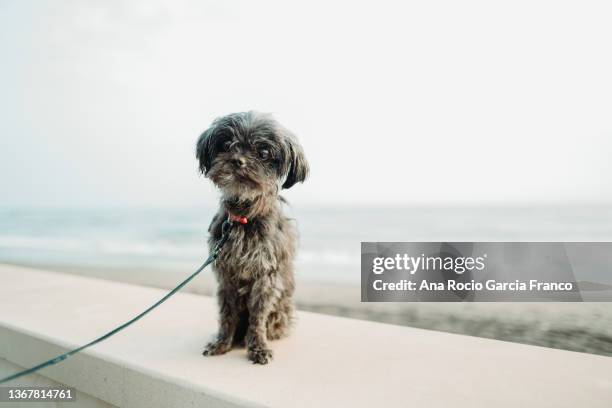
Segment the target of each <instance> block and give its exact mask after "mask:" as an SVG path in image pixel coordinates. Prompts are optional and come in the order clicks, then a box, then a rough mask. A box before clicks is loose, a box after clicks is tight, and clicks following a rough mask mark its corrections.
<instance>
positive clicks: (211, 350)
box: [202, 340, 232, 356]
mask: <svg viewBox="0 0 612 408" xmlns="http://www.w3.org/2000/svg"><path fill="white" fill-rule="evenodd" d="M231 348H232V345H231V343H229V342H227V341H223V340H217V341H211V342H210V343H208V344H207V345H206V347H205V348H204V351H203V352H202V355H204V356H219V355H221V354H225V353H227V352H228V351H230V349H231Z"/></svg>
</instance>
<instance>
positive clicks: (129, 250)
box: [0, 235, 360, 266]
mask: <svg viewBox="0 0 612 408" xmlns="http://www.w3.org/2000/svg"><path fill="white" fill-rule="evenodd" d="M0 249H1V250H3V251H15V250H20V251H28V250H31V251H44V252H53V253H57V254H66V255H69V254H74V253H79V254H81V255H83V254H90V255H92V256H96V255H117V256H134V257H139V256H155V257H167V258H179V257H186V258H198V257H202V256H205V255H206V254H207V253H208V247H207V245H206V243H205V242H204V241H203V240H202V242H201V243H200V242H172V241H166V240H159V239H156V240H149V241H144V240H135V239H116V238H112V239H111V238H99V239H92V238H80V237H61V238H59V237H57V238H55V237H32V236H19V235H0ZM296 261H297V262H298V263H300V264H303V265H328V266H359V264H360V256H359V253H356V254H352V253H349V252H346V251H333V250H309V249H301V250H299V251H298V255H297V259H296Z"/></svg>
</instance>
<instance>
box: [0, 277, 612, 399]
mask: <svg viewBox="0 0 612 408" xmlns="http://www.w3.org/2000/svg"><path fill="white" fill-rule="evenodd" d="M205 273H207V272H205ZM0 282H2V283H1V285H0V299H1V301H0V303H1V306H2V307H0V345H1V346H2V347H0V357H1V358H5V359H7V360H9V361H11V362H13V363H15V364H18V365H21V366H30V365H34V364H37V363H39V362H41V361H42V360H44V359H48V358H50V357H53V356H54V354H58V353H59V352H62V351H63V350H62V347H66V348H67V347H70V348H72V347H74V346H77V345H81V344H83V343H85V342H88V341H90V340H92V339H93V338H95V337H98V336H99V335H101V334H103V333H105V332H107V331H108V330H110V329H112V328H114V327H116V326H118V325H119V324H121V323H123V322H125V321H126V320H128V319H130V318H132V317H133V316H134V315H136V314H138V313H139V312H141V311H142V310H144V309H145V308H146V307H148V306H150V305H151V304H152V303H154V302H155V301H157V300H158V299H159V298H160V297H162V296H163V295H164V294H165V293H166V292H165V291H163V290H158V289H154V288H148V287H142V286H136V285H129V284H124V283H118V282H111V281H105V280H99V279H92V278H85V277H79V276H75V275H68V274H61V273H56V272H47V271H42V270H35V269H30V268H23V267H16V266H9V265H0ZM355 297H356V299H357V298H358V297H359V293H356V294H355ZM216 322H217V314H216V305H215V302H214V300H213V299H211V298H208V297H204V296H198V295H192V294H183V293H179V294H177V295H175V296H174V297H173V298H171V299H170V300H168V301H167V302H166V303H164V304H163V305H162V306H161V307H159V308H158V309H156V310H155V311H153V312H152V313H151V314H150V315H148V316H146V317H145V318H143V319H142V320H140V321H139V322H137V323H136V324H135V325H134V326H131V327H129V328H128V329H126V330H125V331H123V332H121V333H119V334H118V335H116V336H114V337H112V338H110V339H108V340H107V341H105V342H103V343H101V344H98V345H96V346H94V347H92V348H91V349H90V350H86V351H85V352H84V354H85V355H84V356H78V355H77V356H75V357H72V358H70V359H68V360H66V361H64V362H62V363H60V364H59V365H57V366H54V367H50V368H46V369H44V370H43V371H42V372H41V374H42V375H44V376H48V377H49V378H52V379H54V380H56V381H59V382H62V383H65V384H68V385H71V386H74V387H76V388H78V389H82V390H85V391H86V392H88V393H90V394H92V395H94V396H96V397H98V398H100V399H103V400H105V401H107V402H109V403H112V404H115V405H119V406H163V405H162V404H165V403H166V402H171V401H177V405H175V406H179V405H180V404H178V401H182V402H184V405H190V404H191V403H197V402H203V401H208V402H211V401H216V402H217V405H219V406H275V407H286V406H296V407H300V406H304V407H306V406H318V407H321V406H344V405H349V404H350V406H352V407H358V406H378V405H384V406H408V405H410V406H427V407H437V406H440V407H446V406H451V405H452V406H456V407H463V406H466V407H467V406H470V407H481V406H482V407H491V406H496V407H506V406H507V407H513V408H514V407H516V406H532V405H533V406H536V405H537V406H539V407H547V406H550V407H566V406H567V407H576V406H589V407H598V406H602V407H609V406H611V404H612V358H609V357H602V356H596V355H590V354H584V353H575V352H569V351H562V350H554V349H548V348H542V347H535V346H528V345H522V344H516V343H509V342H502V341H496V340H489V339H482V338H476V337H469V336H462V335H455V334H448V333H441V332H435V331H428V330H420V329H413V328H408V327H401V326H393V325H387V324H379V323H372V322H367V321H360V320H353V319H346V318H339V317H332V316H326V315H319V314H313V313H306V312H298V313H297V316H296V325H295V328H294V330H293V333H292V335H291V336H290V337H289V338H286V339H283V340H279V341H275V342H272V343H271V347H272V349H273V351H274V359H273V361H272V362H271V363H270V364H268V365H266V366H258V365H253V364H251V363H250V362H249V361H248V360H247V358H246V352H245V350H244V349H235V350H233V351H232V352H230V353H228V354H226V355H224V356H216V357H204V356H202V354H201V353H202V350H203V347H204V345H205V343H206V342H207V341H208V340H210V339H211V338H212V336H213V335H214V333H215V331H216ZM29 339H33V340H32V342H29ZM16 383H18V381H17V382H16ZM186 391H188V392H186ZM164 401H166V402H164ZM213 405H214V404H213Z"/></svg>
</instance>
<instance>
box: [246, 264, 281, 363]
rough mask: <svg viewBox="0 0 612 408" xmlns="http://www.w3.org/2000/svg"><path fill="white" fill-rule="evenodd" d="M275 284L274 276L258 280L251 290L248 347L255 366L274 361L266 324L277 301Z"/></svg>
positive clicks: (250, 358)
mask: <svg viewBox="0 0 612 408" xmlns="http://www.w3.org/2000/svg"><path fill="white" fill-rule="evenodd" d="M274 282H275V279H274V275H273V276H266V277H262V278H261V279H258V280H257V281H256V283H255V284H254V285H253V287H252V288H251V293H250V296H249V301H248V308H249V327H248V329H247V335H246V346H247V352H248V356H249V360H251V361H252V362H253V363H254V364H268V362H269V361H270V360H271V359H272V350H270V349H269V348H268V341H267V337H266V331H267V328H266V322H267V321H268V316H269V314H270V312H271V311H272V308H273V306H274V303H275V302H276V301H277V297H276V292H277V290H276V289H275V287H274Z"/></svg>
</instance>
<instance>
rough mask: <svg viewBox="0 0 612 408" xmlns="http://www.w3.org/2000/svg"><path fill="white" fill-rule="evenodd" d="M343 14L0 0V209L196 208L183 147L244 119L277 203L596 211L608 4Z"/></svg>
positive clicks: (607, 173)
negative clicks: (267, 116) (281, 169)
mask: <svg viewBox="0 0 612 408" xmlns="http://www.w3.org/2000/svg"><path fill="white" fill-rule="evenodd" d="M357 3H358V2H345V3H342V2H332V1H302V2H299V3H292V4H289V2H287V1H277V2H269V1H265V2H261V1H259V2H254V1H218V2H206V1H197V0H193V1H177V0H167V1H121V2H120V1H96V2H94V1H91V2H89V1H81V0H79V1H49V2H44V1H21V0H19V1H18V0H14V1H7V0H4V1H1V2H0V53H1V55H2V57H1V58H2V59H1V61H2V62H1V63H0V90H1V92H0V134H1V145H0V166H1V167H0V185H1V187H2V189H1V192H0V199H1V204H3V205H8V206H24V205H28V206H32V205H35V206H64V205H70V206H98V205H100V206H108V205H120V206H121V205H152V206H166V205H173V206H174V205H181V206H182V205H198V204H201V203H203V202H208V201H209V200H212V199H213V198H214V197H216V193H215V192H214V190H213V189H212V187H211V186H210V183H209V182H208V181H207V180H205V179H204V178H203V177H201V176H198V173H197V165H196V162H195V159H194V154H193V153H194V143H195V140H196V138H197V136H198V135H199V133H201V131H202V130H204V129H205V128H206V127H207V126H208V124H209V123H210V121H211V120H212V119H213V118H214V117H216V116H219V115H222V114H225V113H229V112H234V111H242V110H249V109H255V110H261V111H268V112H272V113H274V114H275V115H276V117H277V118H278V119H279V120H280V121H281V122H282V123H284V124H285V125H286V126H287V127H289V128H290V129H292V130H293V131H294V132H295V133H296V134H297V135H298V136H299V138H300V139H301V141H302V144H303V145H304V148H305V151H306V153H307V156H308V158H309V161H310V164H311V168H312V174H311V176H312V177H311V178H310V180H308V182H307V183H306V184H304V185H298V186H296V187H294V188H293V189H291V190H290V191H288V193H287V196H288V198H289V199H290V200H291V201H293V202H298V203H303V204H328V203H359V204H370V203H381V204H394V203H395V204H399V203H402V204H425V203H436V204H456V203H482V202H487V203H506V202H511V203H528V204H529V203H536V202H539V203H577V202H578V203H584V202H591V203H602V202H612V171H611V170H612V165H611V164H610V157H611V153H612V74H611V73H612V52H611V50H612V24H610V21H612V9H611V5H610V2H608V1H602V2H589V1H575V2H559V1H551V2H541V1H525V2H521V1H512V2H510V1H508V2H491V1H481V2H472V1H461V2H457V1H448V2H440V1H425V2H423V1H422V2H412V3H408V2H395V3H393V4H392V3H386V2H384V1H380V0H376V1H371V2H369V3H367V2H359V3H360V4H357Z"/></svg>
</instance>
